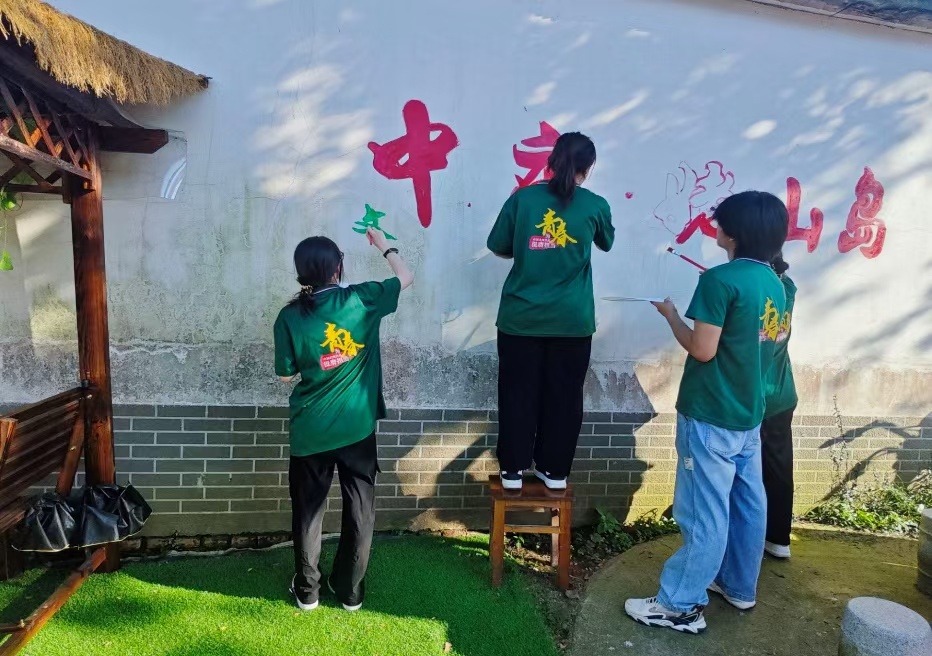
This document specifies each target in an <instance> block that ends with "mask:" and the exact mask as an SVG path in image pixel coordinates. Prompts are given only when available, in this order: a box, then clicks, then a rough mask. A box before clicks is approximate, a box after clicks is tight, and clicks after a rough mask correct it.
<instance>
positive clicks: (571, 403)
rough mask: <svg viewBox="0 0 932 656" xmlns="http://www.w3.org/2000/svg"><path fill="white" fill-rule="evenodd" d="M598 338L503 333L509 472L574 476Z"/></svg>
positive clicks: (502, 412)
mask: <svg viewBox="0 0 932 656" xmlns="http://www.w3.org/2000/svg"><path fill="white" fill-rule="evenodd" d="M591 352H592V337H519V336H516V335H508V334H506V333H503V332H501V331H499V333H498V426H499V429H498V449H497V453H496V455H497V456H498V463H499V466H500V467H501V468H502V470H503V471H508V472H516V471H518V470H524V469H530V467H531V460H532V459H533V461H534V462H535V463H536V465H537V469H538V471H544V472H549V473H550V474H551V475H552V476H555V477H558V478H563V477H565V476H568V475H569V473H570V469H571V468H572V466H573V457H574V456H575V455H576V443H577V442H578V441H579V429H580V428H581V427H582V420H583V383H585V381H586V372H587V371H588V370H589V356H590V354H591Z"/></svg>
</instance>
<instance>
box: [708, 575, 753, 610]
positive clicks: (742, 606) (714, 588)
mask: <svg viewBox="0 0 932 656" xmlns="http://www.w3.org/2000/svg"><path fill="white" fill-rule="evenodd" d="M709 592H714V593H715V594H719V595H722V597H724V598H725V601H727V602H728V603H729V604H731V605H732V606H734V607H735V608H737V609H738V610H750V609H752V608H754V606H756V605H757V602H756V601H741V600H740V599H735V598H734V597H729V596H728V595H727V594H725V591H724V590H722V588H721V586H720V585H719V584H718V583H716V582H715V581H713V582H712V585H710V586H709Z"/></svg>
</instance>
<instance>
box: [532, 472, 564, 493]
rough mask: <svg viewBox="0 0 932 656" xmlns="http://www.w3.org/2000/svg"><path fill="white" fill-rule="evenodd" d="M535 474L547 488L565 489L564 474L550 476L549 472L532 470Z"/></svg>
mask: <svg viewBox="0 0 932 656" xmlns="http://www.w3.org/2000/svg"><path fill="white" fill-rule="evenodd" d="M534 473H535V474H536V475H537V478H539V479H540V480H542V481H543V482H544V485H546V486H547V489H548V490H565V489H566V476H564V477H563V478H559V477H557V476H552V475H551V474H550V472H542V471H538V472H534Z"/></svg>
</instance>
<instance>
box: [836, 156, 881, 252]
mask: <svg viewBox="0 0 932 656" xmlns="http://www.w3.org/2000/svg"><path fill="white" fill-rule="evenodd" d="M883 193H884V190H883V185H882V184H880V182H879V181H878V180H877V179H876V178H875V177H874V172H873V171H871V170H870V169H869V168H867V167H865V168H864V175H862V176H861V179H860V180H858V183H857V185H855V187H854V195H855V201H854V204H853V205H852V206H851V211H850V212H848V223H847V224H846V225H845V229H844V231H843V232H842V233H841V234H840V235H838V252H840V253H847V252H849V251H851V250H853V249H855V248H857V247H858V246H860V247H861V254H862V255H864V257H866V258H867V259H869V260H871V259H873V258H875V257H877V256H878V255H880V252H881V251H882V250H883V242H884V239H886V236H887V225H886V223H884V221H883V220H882V219H878V218H877V214H878V213H879V212H880V210H881V209H882V208H883Z"/></svg>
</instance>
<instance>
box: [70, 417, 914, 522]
mask: <svg viewBox="0 0 932 656" xmlns="http://www.w3.org/2000/svg"><path fill="white" fill-rule="evenodd" d="M287 416H288V413H287V410H286V409H285V408H265V407H259V408H257V407H254V406H253V407H250V406H230V407H205V406H139V405H132V406H117V407H116V408H115V431H116V433H115V447H116V459H117V461H116V462H117V472H118V479H119V481H120V482H121V483H124V482H127V481H129V482H131V483H132V484H133V485H135V486H136V487H137V488H139V489H140V490H141V491H142V493H143V494H144V495H145V496H146V498H147V499H149V500H150V503H151V504H152V507H153V509H154V510H155V515H154V516H153V518H152V519H151V520H150V523H149V526H148V527H147V529H146V532H147V534H149V535H169V534H172V533H175V532H177V533H178V534H180V535H204V534H235V533H243V532H251V533H269V532H276V531H287V530H288V529H289V526H290V501H289V499H288V487H287V486H288V474H287V468H288V433H287V430H288V426H287V423H288V422H287ZM496 420H497V415H496V413H495V412H494V411H493V412H489V411H485V410H456V409H453V410H432V409H427V410H425V409H418V410H414V409H411V410H404V409H403V410H391V411H389V417H388V418H387V419H386V420H385V421H383V422H381V424H380V426H379V435H378V441H379V459H380V464H381V467H382V474H381V475H380V476H379V480H378V495H377V507H378V528H380V529H389V528H427V527H432V528H437V527H443V526H464V525H465V526H467V527H470V528H484V527H486V526H487V525H488V499H487V497H486V491H485V486H484V482H485V481H486V480H487V479H488V477H489V475H490V474H491V473H494V472H496V471H497V463H496V461H495V457H494V456H495V440H496V433H497V430H498V425H497V423H496ZM675 420H676V418H675V415H673V414H658V415H651V414H632V413H611V412H594V413H588V414H587V415H586V418H585V423H584V424H583V428H582V434H581V436H580V439H579V448H578V450H577V453H576V461H575V465H574V469H573V475H572V481H573V483H574V484H575V487H576V493H577V502H576V504H577V512H576V520H577V521H578V522H586V521H589V520H591V519H592V515H593V513H594V509H595V508H596V507H598V508H604V509H607V510H610V511H612V512H613V513H615V514H616V516H618V517H620V518H624V517H628V518H633V517H636V516H638V515H640V514H642V513H644V512H646V511H649V510H653V509H660V510H664V509H666V508H667V507H668V506H669V505H670V504H671V502H672V494H673V482H674V478H675V470H676V455H675V449H674V434H675ZM794 439H795V447H796V453H795V456H796V476H795V477H796V506H797V510H799V511H803V510H805V509H806V508H808V507H810V506H811V505H812V504H814V503H815V502H817V501H819V500H820V499H822V498H823V497H824V496H825V495H826V494H827V493H829V492H830V491H831V490H832V488H833V487H834V486H837V485H839V484H841V483H842V482H843V481H844V480H846V479H851V478H857V477H867V478H868V480H870V481H875V480H881V481H889V480H892V479H893V478H894V477H895V476H899V477H901V478H903V479H906V480H909V479H910V478H911V477H912V476H913V475H915V474H916V473H917V472H918V471H919V470H920V469H922V468H925V467H929V466H932V420H930V418H925V419H918V418H909V417H844V418H843V419H842V425H841V426H839V422H838V419H837V418H835V417H831V416H798V417H797V418H796V420H795V426H794ZM78 482H79V484H80V483H81V482H82V481H80V480H79V481H78ZM340 506H341V501H340V498H339V490H338V488H337V486H334V487H333V489H332V490H331V496H330V499H329V500H328V505H327V509H328V512H327V517H326V521H325V524H326V528H327V530H334V529H337V528H338V526H339V512H340Z"/></svg>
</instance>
